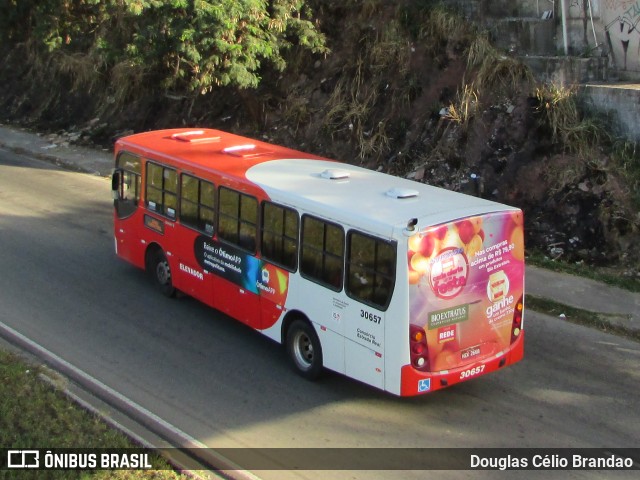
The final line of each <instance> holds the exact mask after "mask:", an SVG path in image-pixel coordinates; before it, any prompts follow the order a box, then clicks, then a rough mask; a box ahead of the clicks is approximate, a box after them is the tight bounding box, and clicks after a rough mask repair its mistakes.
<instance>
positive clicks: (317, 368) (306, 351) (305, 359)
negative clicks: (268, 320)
mask: <svg viewBox="0 0 640 480" xmlns="http://www.w3.org/2000/svg"><path fill="white" fill-rule="evenodd" d="M287 353H288V355H289V358H290V360H291V363H292V365H293V368H294V370H295V371H296V372H297V373H298V374H299V375H301V376H302V377H304V378H306V379H307V380H315V379H316V378H318V377H319V376H320V373H322V347H321V346H320V340H319V339H318V335H317V334H316V332H315V330H314V329H313V326H311V324H310V323H308V322H306V321H304V320H300V319H299V320H294V321H293V323H292V324H291V326H290V327H289V330H288V331H287Z"/></svg>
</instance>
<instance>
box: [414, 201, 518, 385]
mask: <svg viewBox="0 0 640 480" xmlns="http://www.w3.org/2000/svg"><path fill="white" fill-rule="evenodd" d="M408 268H409V283H410V287H409V302H410V314H409V315H410V325H411V327H410V328H411V329H412V340H413V343H414V345H413V351H412V353H413V357H414V358H413V364H414V366H416V367H418V369H419V370H424V371H429V372H449V371H451V370H453V369H458V370H459V372H458V371H457V372H456V373H455V374H454V375H453V376H451V375H445V376H447V377H452V378H450V379H447V380H446V381H447V383H448V384H453V383H455V382H456V381H460V380H464V379H465V378H469V377H474V376H478V375H481V374H483V373H488V372H489V368H488V366H487V365H486V364H481V365H478V366H477V367H475V368H469V369H464V370H460V368H461V367H465V366H467V365H471V366H473V365H474V364H476V363H478V362H480V361H482V360H485V359H487V358H491V357H494V358H495V357H496V356H498V357H500V355H501V354H503V353H504V352H506V351H507V350H508V349H509V348H510V346H511V344H512V343H513V342H514V341H516V340H518V338H519V337H520V336H521V330H522V317H521V313H522V308H523V295H524V231H523V216H522V212H521V211H513V212H504V213H493V214H487V215H483V216H476V217H471V218H467V219H464V220H458V221H455V222H450V223H447V224H444V225H438V226H435V227H430V228H427V229H425V230H423V231H421V232H419V233H418V234H417V235H414V236H412V237H410V238H409V254H408ZM416 337H419V338H418V341H416ZM422 351H424V352H426V355H417V354H416V353H418V352H420V353H421V352H422ZM520 355H521V354H520ZM429 378H430V377H429V376H425V379H423V380H422V381H420V380H418V381H417V383H416V388H417V390H418V391H428V390H431V389H432V387H433V386H434V385H433V384H432V383H431V382H430V381H428V379H429Z"/></svg>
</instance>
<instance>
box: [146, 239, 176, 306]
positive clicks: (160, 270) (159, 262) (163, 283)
mask: <svg viewBox="0 0 640 480" xmlns="http://www.w3.org/2000/svg"><path fill="white" fill-rule="evenodd" d="M147 271H148V272H149V275H151V279H152V281H153V283H154V285H155V286H156V287H157V288H158V290H160V292H161V293H162V294H163V295H164V296H165V297H170V298H171V297H175V296H176V289H175V287H174V286H173V282H172V280H171V267H170V266H169V261H168V260H167V257H166V256H165V254H164V252H163V251H162V250H161V249H157V250H156V251H154V252H150V255H149V261H148V262H147Z"/></svg>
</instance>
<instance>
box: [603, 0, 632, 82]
mask: <svg viewBox="0 0 640 480" xmlns="http://www.w3.org/2000/svg"><path fill="white" fill-rule="evenodd" d="M601 1H602V21H603V23H604V30H605V35H606V39H607V44H608V47H609V50H610V51H611V55H612V57H613V61H614V62H615V65H616V67H618V68H622V69H624V70H634V71H640V0H601Z"/></svg>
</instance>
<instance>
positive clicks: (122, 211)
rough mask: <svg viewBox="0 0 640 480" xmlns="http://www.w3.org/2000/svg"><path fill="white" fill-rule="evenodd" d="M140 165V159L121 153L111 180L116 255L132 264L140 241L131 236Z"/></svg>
mask: <svg viewBox="0 0 640 480" xmlns="http://www.w3.org/2000/svg"><path fill="white" fill-rule="evenodd" d="M141 163H142V162H141V160H140V157H138V156H136V155H133V154H131V153H128V152H122V153H120V154H119V155H118V157H117V159H116V168H115V170H114V172H113V175H112V177H111V190H112V193H113V206H114V211H115V218H116V220H115V223H114V236H115V242H116V252H117V253H118V255H120V256H121V257H122V258H124V259H126V260H128V261H129V262H132V263H137V260H136V257H137V255H136V252H135V251H134V250H135V247H137V248H138V249H140V247H139V245H140V242H139V241H138V240H137V236H136V235H134V234H133V233H134V230H135V229H136V222H138V221H139V218H138V217H136V216H135V213H136V212H137V211H138V208H139V206H140V192H141V169H142V166H141Z"/></svg>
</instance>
